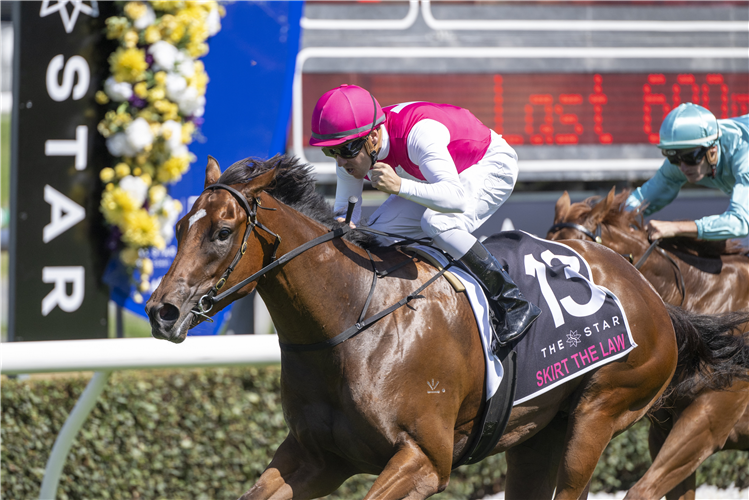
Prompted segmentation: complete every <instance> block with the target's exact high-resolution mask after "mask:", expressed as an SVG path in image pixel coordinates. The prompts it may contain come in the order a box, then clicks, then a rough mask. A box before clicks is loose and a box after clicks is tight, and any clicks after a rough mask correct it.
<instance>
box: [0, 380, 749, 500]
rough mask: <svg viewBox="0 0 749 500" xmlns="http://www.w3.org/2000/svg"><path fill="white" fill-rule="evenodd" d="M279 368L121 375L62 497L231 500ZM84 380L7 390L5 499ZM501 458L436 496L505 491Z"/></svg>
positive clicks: (717, 462)
mask: <svg viewBox="0 0 749 500" xmlns="http://www.w3.org/2000/svg"><path fill="white" fill-rule="evenodd" d="M279 373H280V372H279V369H278V367H269V368H263V369H255V368H244V369H239V368H236V369H211V370H181V371H143V372H119V373H115V374H113V375H112V378H111V379H110V381H109V383H108V385H107V388H106V389H105V390H104V393H103V394H102V396H101V397H100V399H99V402H98V403H97V405H96V407H95V408H94V410H93V412H92V413H91V415H89V417H88V419H87V420H86V422H85V423H84V425H83V428H82V430H81V432H80V433H79V435H78V437H77V439H76V440H75V441H74V443H73V447H72V450H71V454H70V456H69V457H68V460H67V462H66V464H65V468H64V469H63V476H62V479H61V482H60V489H59V491H58V498H61V499H92V500H99V499H110V498H111V499H148V500H152V499H168V500H177V499H190V500H195V499H206V500H214V499H215V500H220V499H232V500H233V499H236V498H237V497H238V496H239V495H241V494H242V493H243V492H244V491H246V490H247V489H248V488H249V487H250V486H251V485H252V484H253V482H254V481H255V480H256V479H257V478H258V477H259V475H260V473H261V472H262V471H263V470H264V468H265V467H266V465H267V464H268V462H269V461H270V459H271V456H272V454H273V451H274V450H275V448H276V446H278V444H279V443H280V442H281V441H282V440H283V439H284V437H285V436H286V433H287V430H286V425H285V423H284V419H283V414H282V410H281V399H280V395H279ZM87 383H88V378H84V377H77V376H70V377H64V378H61V377H56V378H49V379H38V378H32V379H27V380H9V379H7V378H4V379H3V381H2V392H1V395H2V401H0V403H1V404H2V448H1V450H0V453H1V454H2V471H1V474H2V497H3V498H8V499H11V498H13V499H32V498H36V497H37V496H38V494H39V486H40V484H41V480H42V477H43V475H44V467H45V465H46V461H47V458H48V457H49V453H50V450H51V449H52V445H53V443H54V439H55V437H56V436H57V433H58V432H59V431H60V429H61V428H62V425H63V424H64V422H65V419H66V418H67V416H68V414H69V412H70V410H71V409H72V408H73V406H74V404H75V402H76V401H77V399H78V397H79V396H80V394H81V393H82V392H83V390H84V389H85V386H86V384H87ZM646 433H647V427H646V425H643V424H638V425H637V426H635V427H634V428H633V429H631V430H630V431H628V432H627V433H625V434H624V435H622V436H620V437H618V438H616V439H615V440H614V441H613V442H612V443H611V445H610V446H609V448H608V449H607V451H606V453H605V455H604V457H603V458H602V459H601V461H600V463H599V466H598V468H597V469H596V474H595V476H594V480H593V485H592V491H599V490H606V491H615V490H622V489H627V488H628V487H629V486H630V485H631V484H633V482H634V481H636V480H637V478H639V477H640V476H641V475H642V474H643V472H644V471H645V470H646V468H647V467H648V465H649V464H650V459H649V458H648V454H647V444H646V443H647V440H646ZM748 462H749V460H748V458H747V453H745V452H742V453H739V452H724V453H719V454H717V455H714V456H713V457H712V458H710V459H709V460H708V461H707V462H706V463H705V464H704V465H703V466H702V467H701V468H700V474H699V475H698V481H699V482H700V483H703V482H707V483H709V484H715V485H717V486H720V487H727V486H729V485H730V484H731V483H735V484H736V486H738V487H741V488H745V487H747V486H749V472H747V471H749V463H748ZM505 471H506V464H505V460H504V454H501V455H497V456H494V457H490V458H488V459H486V460H484V461H483V462H481V463H479V464H475V465H472V466H467V467H461V468H460V469H459V470H458V471H455V472H454V473H453V475H452V479H451V481H450V485H449V487H448V488H447V490H446V491H445V492H444V493H443V494H441V495H440V496H439V497H438V498H443V499H461V500H462V499H467V498H482V497H483V496H485V495H488V494H491V493H495V492H497V491H500V490H501V489H502V487H503V484H504V475H505ZM373 480H374V476H356V477H354V478H351V479H350V480H349V481H347V482H346V483H345V484H344V485H343V486H342V487H341V488H340V489H339V490H338V491H337V492H336V493H335V494H333V495H331V496H330V497H329V498H362V497H363V496H364V494H365V492H366V491H367V490H368V489H369V487H370V485H371V484H372V481H373Z"/></svg>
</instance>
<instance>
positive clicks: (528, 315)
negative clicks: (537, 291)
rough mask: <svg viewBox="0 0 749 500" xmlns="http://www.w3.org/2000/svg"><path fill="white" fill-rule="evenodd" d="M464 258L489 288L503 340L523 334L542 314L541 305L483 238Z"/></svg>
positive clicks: (495, 322)
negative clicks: (525, 293) (533, 301)
mask: <svg viewBox="0 0 749 500" xmlns="http://www.w3.org/2000/svg"><path fill="white" fill-rule="evenodd" d="M460 262H461V263H463V264H464V265H465V266H466V267H467V268H468V270H469V271H470V272H471V273H473V275H474V277H476V278H478V280H479V281H480V282H481V284H482V285H484V288H485V289H486V291H487V292H488V294H487V295H488V296H489V303H490V304H491V308H492V312H493V313H494V314H493V318H492V326H493V327H494V331H495V333H496V334H497V340H498V342H499V344H500V345H506V344H508V343H510V342H512V341H513V340H516V339H518V338H520V337H521V336H522V335H523V334H524V333H525V332H526V331H527V330H528V327H529V326H531V323H533V322H534V321H535V320H536V318H538V316H539V314H541V309H539V308H538V307H536V306H535V305H533V304H531V303H530V302H528V301H527V300H526V299H525V297H523V294H522V293H521V292H520V289H519V288H518V287H517V285H516V284H515V283H514V282H513V281H512V278H510V275H509V274H507V272H506V271H505V270H504V269H503V268H502V266H501V265H500V264H499V262H497V259H495V258H494V256H493V255H492V254H490V253H489V252H488V251H487V249H486V247H484V245H483V244H482V243H481V242H480V241H476V244H475V245H473V246H472V247H471V249H470V250H469V251H468V253H466V254H465V255H464V256H463V257H461V259H460Z"/></svg>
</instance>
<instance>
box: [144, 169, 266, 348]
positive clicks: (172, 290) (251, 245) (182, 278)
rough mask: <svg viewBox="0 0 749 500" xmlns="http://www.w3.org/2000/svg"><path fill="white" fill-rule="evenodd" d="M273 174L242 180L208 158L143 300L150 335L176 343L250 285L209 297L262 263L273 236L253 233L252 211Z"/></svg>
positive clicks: (257, 232) (248, 291)
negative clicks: (154, 284)
mask: <svg viewBox="0 0 749 500" xmlns="http://www.w3.org/2000/svg"><path fill="white" fill-rule="evenodd" d="M230 170H231V169H230ZM226 173H227V174H228V173H229V171H228V170H227V172H226ZM275 175H276V170H275V169H268V170H267V171H264V172H262V173H260V174H259V175H257V176H255V177H253V178H251V179H250V180H248V181H246V182H238V181H239V180H240V179H239V178H237V177H236V176H234V177H232V176H229V177H226V178H221V169H220V167H219V164H218V162H217V161H216V160H215V159H214V158H213V157H211V156H209V157H208V164H207V166H206V170H205V190H204V191H203V193H201V195H200V196H199V197H198V198H197V200H195V203H194V204H193V206H192V208H191V209H190V211H189V212H188V213H187V214H186V215H185V216H184V217H183V218H182V219H180V221H179V222H178V223H177V226H176V231H175V234H176V237H177V248H178V250H177V255H176V256H175V258H174V261H173V262H172V265H171V267H170V268H169V271H168V272H167V273H166V275H165V276H164V277H163V279H162V280H161V283H160V284H159V286H158V288H156V290H155V291H154V292H153V294H152V295H151V298H150V299H149V300H148V302H147V303H146V312H147V314H148V318H149V321H150V323H151V334H152V335H153V336H154V337H156V338H158V339H165V340H169V341H171V342H175V343H180V342H182V341H184V340H185V337H186V336H187V331H188V330H189V329H190V328H193V327H194V326H196V325H197V324H199V323H201V322H202V321H205V320H209V319H210V318H209V315H213V314H215V313H216V312H218V311H220V310H221V309H222V308H224V307H226V305H228V304H229V303H230V302H231V301H233V300H236V299H238V298H240V297H242V296H244V295H247V294H248V293H250V292H251V291H252V290H253V289H254V287H255V283H254V282H253V283H249V284H248V285H247V286H246V287H243V288H242V289H241V290H238V291H237V293H236V295H233V296H232V297H231V299H229V298H228V297H226V298H224V299H222V300H220V301H218V302H217V303H215V304H214V303H213V301H212V300H211V299H212V298H213V297H214V296H215V295H216V294H218V292H219V291H221V290H226V289H227V288H229V287H227V286H225V285H227V284H229V285H231V284H233V283H236V282H237V281H239V279H238V278H237V276H242V275H245V276H246V275H249V274H251V273H252V272H255V271H256V270H258V269H260V268H261V267H262V262H263V256H264V255H265V252H266V251H267V249H268V247H269V245H272V244H273V243H274V241H273V240H274V238H273V237H272V236H271V235H270V234H266V233H264V232H261V231H258V226H257V225H256V224H257V219H256V214H257V210H258V207H259V206H260V205H261V203H262V201H261V199H260V193H262V191H263V190H264V189H265V188H266V187H267V186H268V185H269V184H270V183H272V182H273V180H274V178H275ZM219 179H221V180H222V181H223V183H220V182H219ZM267 198H270V197H267ZM273 236H274V235H273ZM235 270H236V271H237V272H236V273H234V274H232V271H235ZM230 274H232V275H231V276H229V275H230ZM206 297H208V299H206Z"/></svg>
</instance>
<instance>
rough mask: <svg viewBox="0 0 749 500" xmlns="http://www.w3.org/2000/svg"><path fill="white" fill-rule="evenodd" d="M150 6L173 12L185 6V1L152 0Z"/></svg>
mask: <svg viewBox="0 0 749 500" xmlns="http://www.w3.org/2000/svg"><path fill="white" fill-rule="evenodd" d="M151 6H152V7H153V8H154V10H161V11H164V12H175V11H176V10H178V9H181V8H182V7H184V6H185V2H177V1H174V0H152V1H151Z"/></svg>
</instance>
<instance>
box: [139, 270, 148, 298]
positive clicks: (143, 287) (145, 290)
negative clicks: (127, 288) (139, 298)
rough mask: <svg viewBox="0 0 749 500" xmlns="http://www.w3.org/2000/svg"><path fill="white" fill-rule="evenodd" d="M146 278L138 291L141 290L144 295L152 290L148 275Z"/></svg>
mask: <svg viewBox="0 0 749 500" xmlns="http://www.w3.org/2000/svg"><path fill="white" fill-rule="evenodd" d="M141 274H142V271H141ZM141 277H142V276H141ZM145 278H146V279H144V280H143V281H141V282H140V286H138V290H140V291H141V292H143V293H146V292H147V291H149V290H150V289H151V282H150V281H148V275H145Z"/></svg>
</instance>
